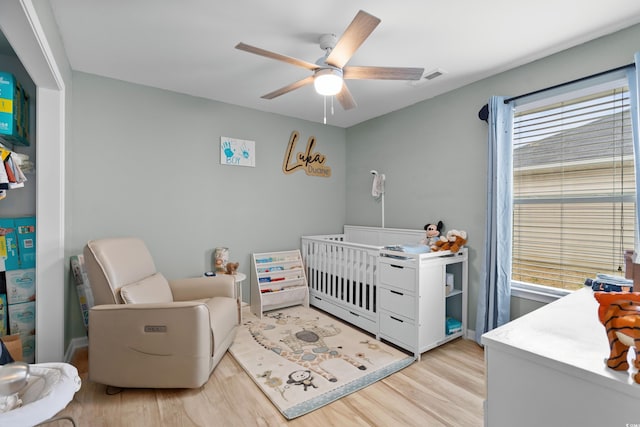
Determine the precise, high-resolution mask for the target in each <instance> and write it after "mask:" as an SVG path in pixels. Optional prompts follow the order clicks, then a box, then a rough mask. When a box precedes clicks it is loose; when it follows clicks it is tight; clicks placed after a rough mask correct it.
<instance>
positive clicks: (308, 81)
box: [261, 76, 313, 99]
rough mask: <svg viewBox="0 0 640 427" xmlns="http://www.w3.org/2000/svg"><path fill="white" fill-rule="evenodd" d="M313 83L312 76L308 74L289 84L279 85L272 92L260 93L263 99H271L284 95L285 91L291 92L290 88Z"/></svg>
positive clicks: (293, 88) (294, 88)
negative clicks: (278, 87)
mask: <svg viewBox="0 0 640 427" xmlns="http://www.w3.org/2000/svg"><path fill="white" fill-rule="evenodd" d="M311 83H313V76H309V77H305V78H304V79H302V80H298V81H297V82H294V83H291V84H289V85H286V86H284V87H281V88H280V89H278V90H274V91H273V92H270V93H268V94H266V95H262V96H261V98H263V99H273V98H276V97H278V96H280V95H284V94H285V93H288V92H291V91H292V90H296V89H298V88H301V87H302V86H306V85H309V84H311Z"/></svg>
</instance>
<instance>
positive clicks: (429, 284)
mask: <svg viewBox="0 0 640 427" xmlns="http://www.w3.org/2000/svg"><path fill="white" fill-rule="evenodd" d="M380 255H381V256H380V257H379V258H378V267H377V272H378V286H377V292H378V296H377V300H378V324H379V334H378V337H379V338H383V339H385V340H388V341H390V342H392V343H394V344H396V345H398V346H400V347H402V348H404V349H406V350H409V351H412V352H413V353H414V354H415V357H416V358H417V359H420V354H421V353H423V352H425V351H427V350H430V349H432V348H434V347H437V346H439V345H441V344H443V343H445V342H447V341H450V340H452V339H455V338H458V337H460V336H463V335H464V334H465V333H466V325H467V274H468V267H467V258H468V255H467V249H466V248H463V249H461V250H460V252H458V253H456V254H452V253H450V252H432V253H424V254H408V253H404V252H396V251H387V250H382V251H381V253H380ZM447 275H449V281H450V286H449V287H447ZM447 318H450V319H455V320H457V321H458V322H460V326H459V328H458V329H457V330H455V331H453V332H451V331H449V333H448V331H447Z"/></svg>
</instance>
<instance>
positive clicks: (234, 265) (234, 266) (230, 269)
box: [227, 262, 240, 274]
mask: <svg viewBox="0 0 640 427" xmlns="http://www.w3.org/2000/svg"><path fill="white" fill-rule="evenodd" d="M239 266H240V263H239V262H228V263H227V274H236V271H238V267H239Z"/></svg>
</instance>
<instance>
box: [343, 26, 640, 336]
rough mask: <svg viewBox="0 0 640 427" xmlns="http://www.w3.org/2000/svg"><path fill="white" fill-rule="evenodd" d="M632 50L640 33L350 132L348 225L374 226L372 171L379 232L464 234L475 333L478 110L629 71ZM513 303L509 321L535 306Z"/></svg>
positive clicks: (481, 203)
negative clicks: (380, 185) (378, 193)
mask: <svg viewBox="0 0 640 427" xmlns="http://www.w3.org/2000/svg"><path fill="white" fill-rule="evenodd" d="M495 48H496V49H500V47H499V46H496V47H495ZM470 49H473V46H470ZM638 50H640V26H634V27H631V28H629V29H627V30H624V31H620V32H618V33H614V34H612V35H610V36H607V37H603V38H600V39H597V40H595V41H592V42H589V43H586V44H584V45H581V46H578V47H575V48H572V49H569V50H566V51H564V52H561V53H559V54H556V55H552V56H549V57H546V58H544V59H542V60H539V61H536V62H533V63H530V64H527V65H524V66H521V67H518V68H515V69H513V70H510V71H507V72H504V73H501V74H498V75H495V76H492V77H490V78H487V79H484V80H482V81H479V82H476V83H474V84H471V85H468V86H466V87H463V88H461V89H458V90H455V91H452V92H449V93H446V94H444V95H441V96H438V97H435V98H433V99H430V100H427V101H424V102H421V103H418V104H415V105H413V106H411V107H408V108H405V109H403V110H400V111H397V112H394V113H391V114H388V115H386V116H383V117H379V118H376V119H373V120H370V121H368V122H365V123H361V124H359V125H357V126H354V127H352V128H349V129H348V130H347V215H346V217H347V223H358V224H362V225H379V224H380V208H381V207H380V205H379V203H378V202H376V201H375V200H374V199H373V198H372V197H371V196H370V195H369V191H370V186H371V178H370V175H369V173H368V172H369V170H370V169H377V170H378V171H380V172H384V173H385V174H386V176H387V187H386V188H387V193H386V195H385V205H386V206H385V225H386V226H388V227H399V228H419V227H422V226H423V225H424V224H427V223H429V222H433V221H438V220H442V221H443V222H444V224H445V228H446V229H452V228H455V229H462V230H466V231H467V232H468V235H469V243H468V246H469V260H470V261H469V262H470V265H469V287H470V292H469V293H470V296H469V327H470V328H471V329H474V328H475V317H476V305H477V299H478V287H479V280H480V279H479V277H480V270H481V257H482V253H481V250H482V247H483V241H484V224H485V218H486V216H485V209H486V200H485V199H486V173H487V162H486V157H487V155H486V153H487V148H486V147H487V124H486V123H485V122H482V121H480V120H479V119H478V110H480V108H481V107H482V106H483V105H484V104H486V103H487V101H488V99H489V97H490V96H492V95H503V96H516V95H520V94H524V93H528V92H531V91H535V90H538V89H543V88H545V87H549V86H553V85H556V84H560V83H564V82H567V81H571V80H574V79H576V78H580V77H584V76H588V75H590V74H594V73H597V72H601V71H605V70H608V69H611V68H615V67H618V66H622V65H626V64H630V63H632V62H633V54H634V53H635V52H636V51H638ZM514 300H516V301H513V303H512V308H513V313H512V317H518V316H520V315H522V314H523V313H524V312H526V311H530V310H531V309H533V308H537V307H538V306H539V305H540V304H539V303H535V302H532V301H519V298H514Z"/></svg>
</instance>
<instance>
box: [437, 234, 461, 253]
mask: <svg viewBox="0 0 640 427" xmlns="http://www.w3.org/2000/svg"><path fill="white" fill-rule="evenodd" d="M466 243H467V232H466V231H462V230H449V231H447V235H446V237H445V236H440V239H439V240H438V241H436V242H435V243H434V244H433V245H432V246H431V251H433V252H437V251H451V252H454V253H456V252H458V251H459V250H460V248H462V247H463V246H464V245H465V244H466Z"/></svg>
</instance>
